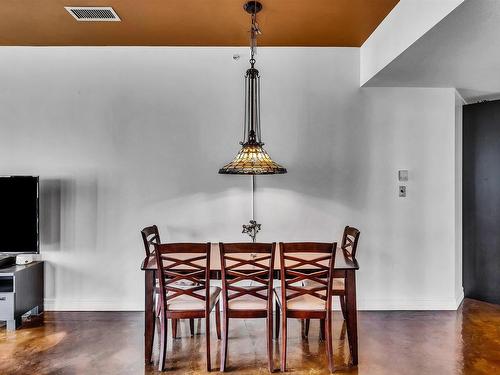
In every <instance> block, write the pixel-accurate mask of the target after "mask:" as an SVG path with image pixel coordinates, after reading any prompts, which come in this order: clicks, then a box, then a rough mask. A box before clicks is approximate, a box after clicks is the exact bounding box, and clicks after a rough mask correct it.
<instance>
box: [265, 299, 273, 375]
mask: <svg viewBox="0 0 500 375" xmlns="http://www.w3.org/2000/svg"><path fill="white" fill-rule="evenodd" d="M266 323H267V332H266V333H267V364H268V365H267V367H268V369H269V372H273V371H274V358H273V345H274V344H273V311H272V309H270V311H268V312H267V318H266Z"/></svg>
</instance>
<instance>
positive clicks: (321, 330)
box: [319, 319, 326, 341]
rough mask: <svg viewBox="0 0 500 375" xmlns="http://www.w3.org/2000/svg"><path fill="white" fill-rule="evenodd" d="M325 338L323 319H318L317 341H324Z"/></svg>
mask: <svg viewBox="0 0 500 375" xmlns="http://www.w3.org/2000/svg"><path fill="white" fill-rule="evenodd" d="M325 337H326V335H325V319H320V321H319V339H320V340H322V341H323V340H324V339H325Z"/></svg>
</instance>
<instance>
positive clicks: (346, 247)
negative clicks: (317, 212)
mask: <svg viewBox="0 0 500 375" xmlns="http://www.w3.org/2000/svg"><path fill="white" fill-rule="evenodd" d="M360 234H361V232H360V231H359V230H358V229H356V228H354V227H350V226H349V225H347V226H346V227H345V228H344V234H343V236H342V244H341V245H340V248H341V249H342V251H343V252H344V254H345V255H347V256H351V257H353V258H356V249H357V248H358V240H359V235H360Z"/></svg>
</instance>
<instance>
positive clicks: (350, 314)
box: [346, 270, 358, 366]
mask: <svg viewBox="0 0 500 375" xmlns="http://www.w3.org/2000/svg"><path fill="white" fill-rule="evenodd" d="M346 309H347V336H348V338H349V351H350V352H351V362H352V364H353V365H354V366H356V365H357V364H358V318H357V315H358V311H357V308H356V273H355V270H348V271H346Z"/></svg>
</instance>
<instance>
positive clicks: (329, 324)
mask: <svg viewBox="0 0 500 375" xmlns="http://www.w3.org/2000/svg"><path fill="white" fill-rule="evenodd" d="M332 334H333V332H332V314H331V313H327V315H326V354H327V357H328V368H329V369H330V372H333V370H334V367H333V341H332Z"/></svg>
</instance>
